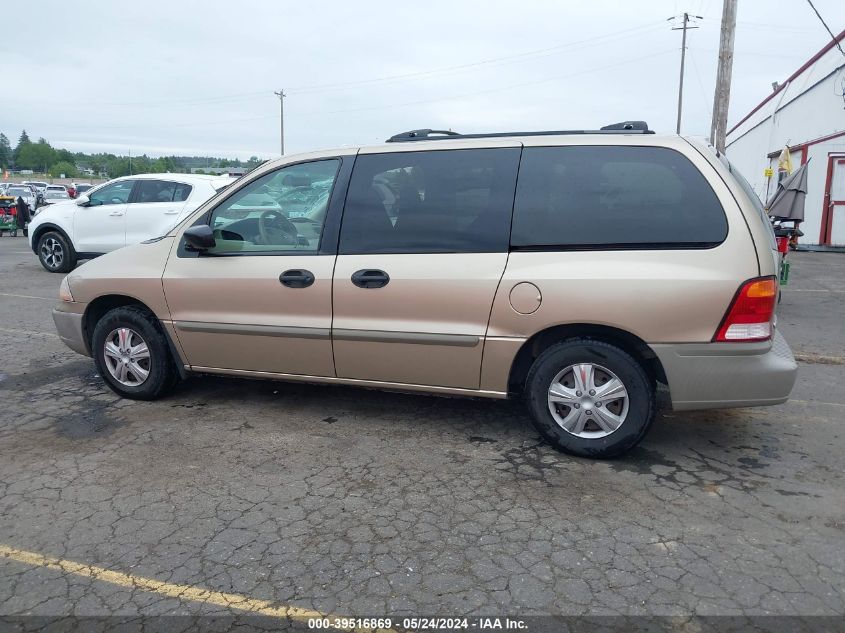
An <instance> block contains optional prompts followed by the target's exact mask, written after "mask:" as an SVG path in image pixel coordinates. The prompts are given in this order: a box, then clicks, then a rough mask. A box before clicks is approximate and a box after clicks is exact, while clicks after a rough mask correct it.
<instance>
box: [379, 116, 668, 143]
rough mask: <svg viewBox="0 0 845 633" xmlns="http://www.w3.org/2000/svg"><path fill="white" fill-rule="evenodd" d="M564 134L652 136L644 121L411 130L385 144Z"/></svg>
mask: <svg viewBox="0 0 845 633" xmlns="http://www.w3.org/2000/svg"><path fill="white" fill-rule="evenodd" d="M566 134H654V131H653V130H650V129H648V123H646V122H645V121H622V122H620V123H612V124H610V125H605V126H604V127H603V128H601V129H600V130H545V131H541V132H488V133H485V134H458V133H457V132H453V131H451V130H431V129H421V130H411V131H410V132H402V133H401V134H395V135H394V136H391V137H390V138H389V139H387V140H386V141H385V142H386V143H406V142H409V141H440V140H443V139H459V138H499V137H503V136H559V135H566Z"/></svg>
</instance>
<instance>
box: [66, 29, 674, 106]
mask: <svg viewBox="0 0 845 633" xmlns="http://www.w3.org/2000/svg"><path fill="white" fill-rule="evenodd" d="M661 24H662V22H649V23H645V24H641V25H639V26H634V27H629V28H626V29H621V30H619V31H613V32H611V33H605V34H603V35H597V36H595V37H590V38H585V39H582V40H577V41H574V42H566V43H563V44H557V45H555V46H549V47H545V48H539V49H534V50H530V51H524V52H521V53H515V54H513V55H503V56H499V57H492V58H488V59H482V60H478V61H474V62H469V63H465V64H458V65H453V66H446V67H440V68H433V69H428V70H421V71H415V72H411V73H402V74H396V75H386V76H382V77H373V78H369V79H359V80H354V81H346V82H338V83H327V84H312V85H305V86H299V87H294V88H289V89H287V90H286V91H285V94H286V95H303V94H314V93H319V92H327V91H331V90H342V89H345V88H350V87H356V86H367V85H374V84H385V83H392V82H400V81H407V80H410V79H417V78H421V77H428V76H435V75H442V74H454V73H459V72H465V71H467V70H473V69H476V68H479V67H485V66H486V67H495V66H498V65H505V64H512V63H519V62H523V61H528V60H532V59H536V58H539V57H543V56H547V55H553V54H556V53H560V52H565V51H568V50H572V49H576V50H577V49H579V48H588V47H589V46H590V45H601V44H604V43H606V40H608V39H614V40H618V39H626V38H628V37H636V36H640V35H645V34H646V33H647V32H649V31H651V30H655V29H658V28H660V25H661ZM268 92H269V89H266V90H261V91H256V92H245V93H236V94H229V95H218V96H214V97H201V98H200V97H197V98H185V99H164V100H157V101H128V102H111V103H109V102H105V103H103V102H89V103H82V102H78V101H68V102H64V103H65V104H67V105H77V106H80V105H97V106H101V107H133V106H142V107H148V106H156V105H179V104H185V105H194V104H211V103H220V104H222V103H231V102H236V101H243V100H247V99H253V98H255V97H261V96H265V95H267V94H268Z"/></svg>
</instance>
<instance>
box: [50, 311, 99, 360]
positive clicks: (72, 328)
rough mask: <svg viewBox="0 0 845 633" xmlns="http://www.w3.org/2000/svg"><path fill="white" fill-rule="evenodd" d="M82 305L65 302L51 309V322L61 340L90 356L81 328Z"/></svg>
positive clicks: (76, 350) (75, 350)
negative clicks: (54, 325)
mask: <svg viewBox="0 0 845 633" xmlns="http://www.w3.org/2000/svg"><path fill="white" fill-rule="evenodd" d="M84 307H85V306H84V305H83V304H80V303H71V302H66V303H62V304H61V305H59V306H57V307H56V308H55V309H54V310H53V322H54V323H55V324H56V330H57V331H58V333H59V338H60V339H62V342H63V343H64V344H65V345H67V346H68V347H69V348H71V349H72V350H73V351H74V352H78V353H80V354H84V355H85V356H90V355H91V352H90V351H89V350H88V345H86V343H85V333H84V332H83V330H82V316H83V313H84Z"/></svg>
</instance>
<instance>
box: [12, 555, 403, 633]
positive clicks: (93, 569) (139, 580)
mask: <svg viewBox="0 0 845 633" xmlns="http://www.w3.org/2000/svg"><path fill="white" fill-rule="evenodd" d="M0 558H5V559H8V560H13V561H16V562H18V563H23V564H24V565H31V566H33V567H45V568H47V569H57V570H59V571H62V572H64V573H66V574H74V575H75V576H82V577H84V578H91V579H92V580H98V581H100V582H107V583H110V584H112V585H118V586H120V587H126V588H129V589H141V590H143V591H149V592H152V593H157V594H159V595H162V596H166V597H168V598H176V599H178V600H190V601H192V602H202V603H205V604H212V605H215V606H219V607H225V608H227V609H238V610H239V611H246V612H248V613H250V614H253V615H263V616H268V617H273V618H295V619H299V620H302V619H308V618H328V620H329V621H330V622H331V621H332V620H334V619H335V618H337V617H341V616H333V615H327V614H324V613H320V612H319V611H312V610H311V609H303V608H302V607H294V606H290V605H284V604H277V603H274V602H270V601H269V600H258V599H255V598H250V597H249V596H244V595H241V594H237V593H226V592H223V591H212V590H210V589H201V588H199V587H192V586H190V585H178V584H175V583H170V582H163V581H161V580H155V579H154V578H144V577H143V576H135V575H133V574H124V573H123V572H119V571H113V570H111V569H105V568H104V567H97V566H96V565H84V564H82V563H77V562H74V561H71V560H63V559H61V558H51V557H49V556H43V555H42V554H38V553H37V552H28V551H26V550H22V549H16V548H14V547H9V546H7V545H2V544H0ZM333 630H341V631H354V632H361V633H364V632H371V631H374V630H375V629H363V628H346V629H333ZM379 631H389V630H387V629H379Z"/></svg>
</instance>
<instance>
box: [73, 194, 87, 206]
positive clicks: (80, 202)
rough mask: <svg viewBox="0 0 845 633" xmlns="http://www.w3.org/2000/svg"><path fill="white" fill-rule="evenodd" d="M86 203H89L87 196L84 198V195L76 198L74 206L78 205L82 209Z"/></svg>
mask: <svg viewBox="0 0 845 633" xmlns="http://www.w3.org/2000/svg"><path fill="white" fill-rule="evenodd" d="M88 202H89V200H88V196H86V195H81V196H79V197H78V198H76V204H78V205H79V206H80V207H84V206H85V205H87V204H88Z"/></svg>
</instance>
